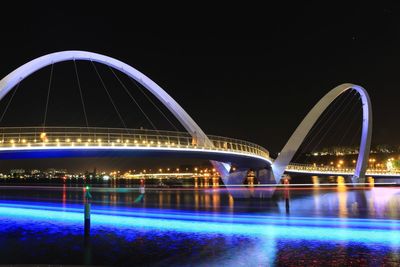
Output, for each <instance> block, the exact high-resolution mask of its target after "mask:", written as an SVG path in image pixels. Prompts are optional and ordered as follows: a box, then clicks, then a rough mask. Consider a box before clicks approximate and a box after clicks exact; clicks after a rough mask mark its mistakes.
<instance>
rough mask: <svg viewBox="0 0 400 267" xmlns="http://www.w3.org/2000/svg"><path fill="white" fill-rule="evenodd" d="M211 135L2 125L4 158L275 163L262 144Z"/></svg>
mask: <svg viewBox="0 0 400 267" xmlns="http://www.w3.org/2000/svg"><path fill="white" fill-rule="evenodd" d="M207 137H208V139H209V140H210V142H211V143H207V144H210V145H207V144H204V142H200V144H199V143H197V142H196V140H194V139H193V137H192V136H191V135H190V134H188V133H185V132H174V131H161V130H144V129H124V128H94V127H89V128H85V127H66V128H65V127H46V128H45V129H44V128H43V127H6V128H0V159H21V158H48V157H90V156H96V157H99V156H119V155H120V156H131V157H163V156H166V157H181V158H182V157H192V158H204V159H211V160H219V161H221V160H225V161H229V162H231V163H232V164H234V165H246V166H249V167H250V168H262V167H264V166H266V165H269V164H271V163H272V159H271V158H270V157H269V152H268V151H267V150H266V149H265V148H263V147H261V146H259V145H256V144H254V143H250V142H247V141H243V140H238V139H233V138H227V137H221V136H214V135H207ZM201 143H203V144H204V145H201Z"/></svg>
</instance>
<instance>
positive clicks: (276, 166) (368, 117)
mask: <svg viewBox="0 0 400 267" xmlns="http://www.w3.org/2000/svg"><path fill="white" fill-rule="evenodd" d="M75 60H84V61H93V62H98V63H101V64H104V65H107V66H109V67H112V68H114V69H117V70H119V71H121V72H123V73H124V74H126V75H128V76H129V77H131V78H132V79H134V80H136V81H137V82H138V83H140V84H141V85H142V86H143V87H144V88H146V89H147V90H148V91H150V92H151V93H152V94H153V95H154V96H155V97H157V99H158V100H159V101H160V102H161V103H163V104H164V105H165V107H166V108H168V110H169V111H170V112H171V113H172V114H173V115H174V116H175V117H176V119H178V121H179V122H180V123H181V124H182V125H183V127H184V128H185V129H186V130H187V131H188V133H189V134H190V136H191V144H192V145H194V146H198V147H203V148H205V149H210V150H214V151H217V150H218V147H215V142H214V141H213V140H210V138H209V137H208V136H207V135H206V134H205V133H204V132H203V130H202V129H201V128H200V127H199V126H198V125H197V123H196V122H195V121H194V120H193V119H192V118H191V117H190V116H189V114H188V113H187V112H186V111H185V110H184V109H183V108H182V107H181V106H180V105H179V104H178V103H177V102H176V101H175V100H174V99H173V98H172V97H171V96H170V95H169V94H168V93H167V92H166V91H165V90H163V89H162V88H161V87H160V86H158V85H157V84H156V83H155V82H154V81H152V80H151V79H150V78H148V77H147V76H146V75H144V74H143V73H141V72H140V71H138V70H136V69H135V68H133V67H131V66H129V65H128V64H126V63H124V62H122V61H119V60H117V59H114V58H111V57H108V56H105V55H101V54H97V53H92V52H87V51H63V52H56V53H52V54H48V55H45V56H42V57H39V58H36V59H34V60H32V61H30V62H28V63H26V64H24V65H22V66H21V67H19V68H17V69H16V70H14V71H12V72H11V73H10V74H8V75H7V76H6V77H4V78H3V79H2V80H0V100H1V99H2V98H3V97H4V96H5V95H6V94H7V93H8V92H9V91H10V90H11V89H12V88H13V87H14V86H15V85H17V84H18V83H19V82H21V81H22V80H24V79H25V78H26V77H28V76H29V75H31V74H32V73H34V72H36V71H38V70H40V69H42V68H44V67H46V66H49V65H52V64H54V63H58V62H63V61H75ZM349 89H355V90H356V91H357V92H358V93H359V94H360V96H361V100H362V104H363V125H362V136H361V145H360V153H359V157H358V160H357V166H356V172H355V178H362V177H363V176H364V174H365V170H366V164H367V161H368V156H369V149H370V142H371V129H372V111H371V103H370V99H369V96H368V94H367V92H366V91H365V89H364V88H362V87H360V86H357V85H353V84H342V85H340V86H338V87H335V88H334V89H333V90H331V91H330V92H329V93H328V94H327V95H325V96H324V97H323V98H322V99H321V100H320V101H319V102H318V103H317V104H316V105H315V106H314V108H313V109H312V110H311V111H310V112H309V113H308V114H307V116H306V117H305V119H304V120H303V121H302V122H301V124H300V125H299V126H298V127H297V129H296V130H295V132H294V133H293V134H292V136H291V138H290V139H289V141H288V142H287V144H286V145H285V147H284V148H283V150H282V152H281V153H280V155H279V156H278V158H277V159H276V160H275V162H274V163H273V164H272V173H273V176H274V177H275V181H276V182H279V181H280V177H281V176H282V174H283V172H284V170H285V168H286V167H287V165H288V164H289V162H290V161H291V159H292V158H293V156H294V154H295V152H296V151H297V149H298V148H299V146H300V145H301V143H302V142H303V140H304V138H305V137H306V135H307V133H308V132H309V131H310V129H311V128H312V126H313V125H314V123H315V122H316V121H317V119H318V118H319V116H320V115H321V114H322V112H323V111H324V110H325V109H326V108H327V107H328V106H329V105H330V103H332V101H333V100H334V99H336V98H337V97H338V96H339V95H340V94H342V93H343V92H345V91H347V90H349ZM32 149H33V148H31V150H32ZM35 149H37V150H41V148H35ZM54 149H57V146H56V147H55V148H54ZM65 149H67V150H69V151H72V150H74V149H73V148H71V147H69V146H68V147H65ZM109 149H110V150H112V149H114V148H113V146H110V147H109ZM194 149H196V148H194ZM1 150H2V148H1V145H0V152H1ZM3 150H4V151H5V150H8V151H13V150H17V147H12V146H11V148H6V149H3ZM21 150H24V149H21ZM25 150H29V149H27V148H25ZM42 150H43V149H42ZM261 150H263V149H261ZM4 151H3V152H4ZM240 153H243V151H239V154H240ZM263 153H266V154H265V155H262V156H260V155H250V157H261V158H262V160H264V162H265V164H264V166H261V167H264V169H263V170H262V171H260V172H259V174H260V175H259V180H260V181H261V182H262V183H264V182H265V181H268V182H270V181H271V179H270V178H271V171H270V170H269V168H270V165H271V160H270V158H269V155H268V151H266V150H265V151H264V152H263ZM244 154H246V153H244ZM245 156H246V157H249V155H245ZM222 160H223V159H221V161H220V158H218V157H213V158H210V162H211V163H212V165H213V166H214V168H215V169H216V170H217V171H218V172H219V173H220V175H221V177H222V179H223V181H224V183H225V185H227V186H228V189H229V185H230V184H237V183H241V182H242V180H243V178H244V176H245V174H247V170H248V168H246V167H245V168H243V169H241V170H239V171H238V172H236V173H234V174H232V173H230V168H231V162H223V161H222ZM240 195H241V197H249V196H250V194H249V192H244V191H242V192H240Z"/></svg>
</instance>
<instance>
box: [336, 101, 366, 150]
mask: <svg viewBox="0 0 400 267" xmlns="http://www.w3.org/2000/svg"><path fill="white" fill-rule="evenodd" d="M360 99H361V96H359V97H358V99H357V100H358V101H359V100H360ZM355 107H358V105H353V106H352V107H351V108H350V110H349V114H352V112H353V110H354V108H355ZM359 113H360V112H359V111H358V112H357V113H356V114H355V116H353V118H351V120H350V123H349V124H347V125H349V127H347V129H346V131H345V132H344V134H343V135H342V137H341V138H340V140H339V143H338V144H339V146H340V145H342V142H343V141H344V139H345V137H346V136H347V134H348V133H349V131H350V129H351V128H353V125H354V123H355V122H356V120H357V119H358V114H359Z"/></svg>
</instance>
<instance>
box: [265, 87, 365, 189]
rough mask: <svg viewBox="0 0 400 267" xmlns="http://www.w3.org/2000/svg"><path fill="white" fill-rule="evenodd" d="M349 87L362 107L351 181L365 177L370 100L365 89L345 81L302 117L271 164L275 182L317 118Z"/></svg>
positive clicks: (278, 179)
mask: <svg viewBox="0 0 400 267" xmlns="http://www.w3.org/2000/svg"><path fill="white" fill-rule="evenodd" d="M351 89H354V90H356V91H357V92H358V94H359V95H360V97H361V102H362V109H363V121H362V132H361V142H360V150H359V153H358V159H357V165H356V169H355V173H354V179H353V182H354V180H358V179H364V178H365V171H366V169H367V164H368V157H369V152H370V147H371V136H372V107H371V100H370V98H369V95H368V93H367V91H366V90H365V89H364V88H362V87H361V86H358V85H354V84H350V83H345V84H342V85H339V86H337V87H335V88H333V89H332V90H331V91H329V92H328V93H327V94H326V95H325V96H324V97H323V98H321V100H319V101H318V103H317V104H316V105H315V106H314V107H313V108H312V109H311V111H310V112H309V113H308V114H307V116H306V117H305V118H304V119H303V121H302V122H301V123H300V125H299V126H298V127H297V128H296V130H295V131H294V133H293V134H292V136H291V137H290V138H289V140H288V141H287V143H286V145H285V146H284V148H283V149H282V151H281V153H280V154H279V156H278V158H277V159H276V160H275V161H274V163H273V164H272V170H273V173H274V177H275V180H276V182H277V183H279V181H280V179H281V177H282V175H283V173H284V171H285V169H286V167H287V166H288V165H289V163H290V161H291V160H292V158H293V156H294V155H295V153H296V152H297V149H298V148H299V147H300V145H301V144H302V143H303V141H304V139H305V138H306V136H307V134H308V132H309V131H310V130H311V128H312V127H313V125H314V124H315V123H316V122H317V120H318V118H319V117H320V116H321V115H322V113H323V112H324V111H325V110H326V108H327V107H328V106H329V105H330V104H331V103H332V102H333V101H334V100H335V99H336V98H337V97H338V96H340V95H341V94H343V93H344V92H346V91H347V90H351Z"/></svg>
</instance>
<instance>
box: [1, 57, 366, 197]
mask: <svg viewBox="0 0 400 267" xmlns="http://www.w3.org/2000/svg"><path fill="white" fill-rule="evenodd" d="M64 61H73V63H74V65H75V72H76V78H77V80H78V85H79V91H80V94H81V98H82V92H81V85H80V82H79V75H78V70H77V67H76V64H75V62H76V61H89V62H90V63H92V65H93V68H94V70H95V71H96V73H97V75H98V78H99V80H100V82H101V85H102V87H103V88H104V89H105V91H106V92H107V94H108V96H109V98H110V100H111V103H112V104H113V106H114V108H115V111H116V113H117V114H118V116H119V118H120V119H121V121H122V124H124V122H123V119H122V117H121V115H120V113H119V112H118V110H117V107H116V105H115V103H114V102H113V100H112V98H111V96H110V94H109V92H108V90H107V88H106V85H105V82H104V80H103V79H102V78H101V75H100V74H99V72H98V70H97V68H96V66H95V64H94V63H99V64H102V65H105V66H107V67H108V68H109V69H110V70H111V72H112V73H113V74H114V76H115V78H116V79H117V80H118V81H119V82H120V84H121V86H122V87H123V88H124V89H125V91H126V93H127V95H128V96H129V97H131V98H132V95H131V94H130V93H129V90H128V89H127V88H126V86H125V85H124V84H123V82H122V81H121V80H120V79H119V78H118V76H117V75H116V74H115V72H116V71H117V72H120V73H122V74H125V75H127V76H128V77H129V78H130V79H131V80H133V81H134V82H135V83H137V84H140V85H141V86H142V87H143V88H144V89H145V91H147V92H149V93H151V94H152V95H153V96H154V97H155V98H156V99H157V100H158V101H160V102H161V104H162V105H164V106H165V108H166V109H168V111H169V112H170V113H171V114H172V115H173V116H174V117H175V118H176V119H177V120H178V121H179V122H180V124H181V125H182V126H183V127H184V128H185V130H186V131H187V132H185V133H183V132H172V131H160V130H142V129H141V130H136V129H129V128H128V127H125V128H122V129H115V128H113V129H109V128H91V127H89V126H88V122H87V117H86V112H85V106H84V100H83V98H82V99H81V100H82V104H83V110H84V113H85V119H86V124H87V127H72V128H71V127H70V128H63V127H47V126H46V127H45V121H44V126H43V127H42V126H41V127H36V128H35V127H19V128H18V127H15V128H0V135H1V136H0V158H1V159H16V158H49V157H90V156H109V155H115V156H132V157H147V156H149V157H152V156H155V157H170V156H173V157H193V158H203V159H208V160H210V162H211V164H212V165H213V168H215V169H216V170H217V171H218V173H219V174H220V176H221V178H222V180H223V182H224V184H225V186H226V187H227V188H228V190H229V191H230V192H231V194H232V195H233V196H235V197H240V198H248V197H263V196H264V195H263V194H264V192H263V191H257V190H252V191H250V190H248V189H247V188H242V190H236V188H237V187H235V186H237V185H243V181H244V179H245V177H246V175H247V173H248V171H249V169H253V170H255V173H256V178H257V180H258V181H259V182H260V183H261V184H276V183H280V181H281V177H282V175H283V173H284V171H285V169H286V168H287V166H288V165H289V164H290V162H291V161H292V159H293V156H294V154H295V153H296V151H297V150H298V148H299V147H300V145H301V144H302V142H303V141H304V139H305V137H306V136H307V134H308V133H309V131H310V130H311V128H312V127H313V125H314V124H315V123H316V121H317V120H318V118H319V117H320V116H321V114H322V113H323V112H324V111H325V110H326V109H327V107H328V106H329V105H330V104H331V103H332V102H333V101H334V100H335V99H336V98H337V97H339V96H340V95H342V94H343V93H344V92H346V91H352V90H353V91H355V92H357V93H358V94H359V96H360V98H361V101H362V104H363V105H362V111H363V122H362V134H361V143H360V153H359V157H358V160H357V165H356V169H355V171H354V175H353V181H355V182H360V181H361V182H362V181H363V179H364V176H365V171H366V166H367V162H368V157H369V150H370V143H371V134H372V111H371V103H370V99H369V96H368V94H367V92H366V91H365V89H364V88H362V87H360V86H357V85H353V84H342V85H339V86H337V87H335V88H334V89H332V90H331V91H329V92H328V93H327V94H326V95H325V96H324V97H323V98H322V99H321V100H320V101H319V102H318V103H317V104H316V105H315V106H314V107H313V109H312V110H311V111H310V112H309V113H308V114H307V116H306V117H305V119H304V120H303V121H302V122H301V123H300V125H299V126H298V127H297V129H296V130H295V132H294V133H293V135H292V136H291V137H290V139H289V141H288V142H287V144H286V145H285V147H284V148H283V150H282V152H281V153H280V154H279V156H278V157H277V158H276V159H275V160H273V159H271V158H270V156H269V153H268V151H267V150H266V149H264V148H262V147H260V146H258V145H256V144H253V143H250V142H246V141H242V140H237V139H232V138H226V137H219V136H212V135H206V134H205V133H204V132H203V130H202V129H201V128H200V127H199V125H197V123H196V122H195V121H194V120H193V119H192V118H191V117H190V115H189V114H188V113H187V112H186V111H185V110H184V109H183V108H182V107H181V106H180V105H179V104H178V103H177V102H176V101H175V100H174V99H173V98H172V97H171V96H170V95H169V94H168V93H167V92H166V91H165V90H164V89H162V88H161V87H160V86H159V85H157V84H156V83H155V82H154V81H152V80H151V79H150V78H148V77H147V76H146V75H144V74H143V73H141V72H140V71H138V70H136V69H135V68H133V67H132V66H130V65H128V64H126V63H124V62H122V61H120V60H117V59H114V58H111V57H108V56H105V55H101V54H97V53H92V52H86V51H63V52H57V53H52V54H48V55H45V56H42V57H39V58H36V59H34V60H32V61H30V62H28V63H26V64H24V65H22V66H21V67H19V68H17V69H16V70H14V71H12V72H11V73H10V74H8V75H7V76H6V77H4V78H3V79H2V80H0V100H1V99H3V98H4V96H5V95H6V94H7V93H8V92H10V91H11V90H12V89H13V88H15V87H16V88H18V86H19V84H20V83H21V82H22V81H23V80H24V79H25V78H27V77H28V76H30V75H31V74H33V73H35V72H36V71H38V70H40V69H43V68H44V67H46V66H51V67H52V69H51V74H50V82H49V87H48V88H49V91H48V94H47V96H48V97H49V94H50V88H51V77H52V76H51V75H52V70H53V65H54V64H56V63H59V62H64ZM15 90H16V89H15ZM14 92H15V91H14ZM11 99H12V97H11ZM133 100H134V99H133ZM47 101H48V98H47ZM134 102H135V103H136V101H135V100H134ZM47 103H48V102H47ZM136 104H137V103H136ZM46 112H47V104H46ZM144 115H145V116H146V114H144ZM45 118H46V113H45ZM146 118H147V116H146ZM124 126H126V125H125V124H124ZM238 127H240V126H238ZM233 165H235V166H236V168H235V170H233V168H232V166H233ZM290 168H291V167H289V169H290Z"/></svg>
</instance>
